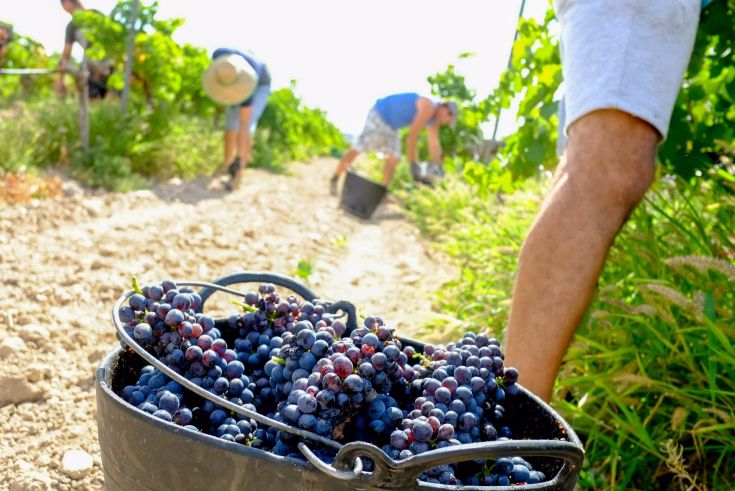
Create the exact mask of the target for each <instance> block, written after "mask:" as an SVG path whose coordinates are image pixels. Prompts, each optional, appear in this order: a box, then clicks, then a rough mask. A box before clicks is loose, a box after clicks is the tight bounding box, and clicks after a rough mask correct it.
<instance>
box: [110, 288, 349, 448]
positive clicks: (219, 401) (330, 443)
mask: <svg viewBox="0 0 735 491" xmlns="http://www.w3.org/2000/svg"><path fill="white" fill-rule="evenodd" d="M177 284H178V285H180V286H191V287H201V288H209V289H212V290H217V291H222V292H225V293H229V294H232V295H237V296H240V297H242V296H243V295H244V294H243V293H242V292H240V291H237V290H233V289H231V288H227V287H225V286H221V285H215V284H212V283H206V282H203V281H183V282H177ZM134 294H135V291H133V290H129V291H127V292H125V293H123V294H122V296H121V297H120V298H119V299H118V300H117V302H115V305H114V307H113V308H112V322H113V324H114V325H115V329H116V330H117V334H118V336H120V339H121V340H122V342H124V343H125V344H126V345H127V346H128V347H130V348H131V349H132V350H133V351H135V352H136V353H137V354H138V355H139V356H140V357H141V358H143V359H144V360H145V361H147V362H148V363H149V364H151V365H153V366H154V367H156V368H157V369H158V370H160V371H161V372H162V373H164V374H165V375H166V376H167V377H169V378H170V379H171V380H174V381H175V382H177V383H179V384H181V386H182V387H185V388H186V389H188V390H190V391H192V392H194V393H195V394H197V395H198V396H200V397H203V398H204V399H206V400H208V401H211V402H213V403H214V404H216V405H218V406H221V407H224V408H226V409H228V410H230V411H232V412H235V413H237V414H240V415H241V416H245V417H248V418H250V419H253V420H255V421H257V422H258V423H261V424H263V425H266V426H269V427H271V428H276V429H278V430H281V431H285V432H286V433H291V434H293V435H296V436H299V437H301V438H305V439H307V440H311V441H314V442H318V443H321V444H322V445H325V446H327V447H330V448H335V449H339V448H341V447H342V445H341V444H339V443H337V442H335V441H334V440H330V439H328V438H325V437H323V436H321V435H317V434H316V433H312V432H310V431H306V430H302V429H301V428H296V427H293V426H290V425H287V424H284V423H281V422H278V421H276V420H275V419H271V418H269V417H267V416H263V415H262V414H260V413H258V412H256V411H251V410H249V409H247V408H245V407H242V406H238V405H237V404H234V403H232V402H230V401H228V400H227V399H225V398H222V397H219V396H216V395H214V394H212V393H211V392H209V391H208V390H206V389H204V388H202V387H199V386H198V385H195V384H193V383H191V381H189V380H188V379H186V377H184V376H183V375H181V374H178V373H176V372H175V371H174V370H172V369H171V368H169V367H167V366H166V365H165V364H164V363H161V362H160V361H159V360H158V359H157V358H156V357H155V356H153V355H152V354H150V353H148V351H146V350H145V349H144V348H143V347H142V346H141V345H139V344H138V343H137V342H136V341H135V339H133V338H132V337H130V336H129V335H128V333H127V332H125V329H123V326H122V321H120V307H122V306H123V303H124V302H125V301H126V300H127V299H128V298H130V297H131V296H133V295H134ZM210 295H211V293H210Z"/></svg>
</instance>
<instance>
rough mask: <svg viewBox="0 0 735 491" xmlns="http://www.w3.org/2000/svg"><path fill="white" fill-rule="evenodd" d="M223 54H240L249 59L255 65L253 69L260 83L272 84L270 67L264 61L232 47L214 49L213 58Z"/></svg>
mask: <svg viewBox="0 0 735 491" xmlns="http://www.w3.org/2000/svg"><path fill="white" fill-rule="evenodd" d="M222 55H238V56H242V57H243V58H245V61H247V62H248V63H249V64H250V66H251V67H253V70H255V73H256V74H257V75H258V85H259V86H260V85H270V84H271V72H270V70H268V67H267V66H266V64H265V63H263V62H262V61H259V60H257V59H255V58H254V57H253V56H252V55H249V54H246V53H243V52H242V51H238V50H236V49H230V48H218V49H216V50H214V53H212V59H215V58H217V57H219V56H222Z"/></svg>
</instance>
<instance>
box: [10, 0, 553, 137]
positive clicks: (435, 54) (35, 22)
mask: <svg viewBox="0 0 735 491" xmlns="http://www.w3.org/2000/svg"><path fill="white" fill-rule="evenodd" d="M142 1H143V3H149V2H148V1H147V0H142ZM115 3H116V1H115V0H87V1H85V2H84V4H85V6H86V7H87V8H93V9H97V10H100V11H102V12H104V13H109V11H110V10H111V9H112V7H113V6H114V5H115ZM0 4H2V8H1V9H0V19H2V20H5V21H8V22H10V23H12V24H14V26H15V30H16V31H17V32H19V33H20V34H24V35H27V36H30V37H32V38H34V39H36V40H38V41H40V42H41V43H43V44H44V45H45V47H46V49H47V50H48V51H51V52H53V51H60V50H61V49H62V47H63V41H64V28H65V26H66V24H67V23H68V22H69V19H70V17H69V16H68V14H66V12H64V10H63V9H62V8H61V5H60V2H58V1H56V0H23V1H10V0H1V1H0ZM520 5H521V0H452V1H447V0H370V1H354V0H313V1H303V0H264V1H261V2H249V1H242V0H210V1H207V2H203V1H200V0H197V1H194V0H159V13H160V17H161V18H172V17H180V18H183V19H185V20H186V22H185V24H184V25H183V27H181V28H180V29H179V30H178V31H177V32H176V35H175V36H174V38H175V39H176V40H177V41H179V42H187V43H191V44H194V45H197V46H201V47H204V48H206V49H207V50H208V51H210V52H211V51H212V50H214V49H215V48H217V47H220V46H227V47H234V48H238V49H243V50H251V51H253V52H254V53H255V54H256V55H258V56H259V57H260V58H262V59H263V61H265V62H266V63H267V64H268V65H269V66H270V68H271V72H272V74H273V85H274V87H276V88H278V87H282V86H285V85H288V84H289V83H290V81H291V80H296V84H297V85H296V87H297V92H298V93H299V94H300V95H301V97H302V98H303V100H304V102H305V103H306V104H309V105H313V106H318V107H321V108H323V109H324V110H326V112H327V114H328V116H329V118H330V119H331V120H332V121H333V122H334V123H335V124H336V125H337V126H338V127H339V128H340V129H341V130H342V131H344V132H346V133H350V134H355V133H357V132H359V130H360V128H361V127H362V124H363V121H364V118H365V115H366V114H367V110H368V108H369V107H370V106H371V105H372V103H373V101H374V100H375V99H377V98H378V97H381V96H383V95H386V94H390V93H393V92H400V91H409V90H410V91H416V92H420V93H426V94H428V93H429V85H428V83H427V82H426V77H427V76H428V75H431V74H433V73H436V72H439V71H443V70H444V69H445V68H446V67H447V65H449V64H451V63H454V64H455V65H456V66H457V69H458V71H459V72H460V73H461V74H463V75H465V76H466V79H467V84H468V85H469V87H471V88H473V89H475V90H476V91H477V92H478V94H479V95H480V96H485V95H487V93H489V92H490V91H491V90H492V89H493V88H494V87H495V86H496V84H497V82H498V79H499V77H500V74H501V73H502V71H503V70H504V68H505V66H506V63H507V60H508V55H509V53H510V49H511V44H512V41H513V35H514V33H515V26H516V21H517V16H518V11H519V8H520ZM548 5H549V2H548V0H527V1H526V5H525V15H526V16H532V17H541V16H543V14H544V12H545V11H546V9H547V7H548ZM466 52H471V53H474V56H472V57H469V58H467V59H463V60H460V59H459V58H458V55H460V54H461V53H466ZM77 54H78V53H77ZM488 126H489V127H491V126H492V124H490V125H488ZM513 126H514V125H513V117H512V114H511V113H510V112H506V113H504V115H503V117H502V118H501V125H500V135H502V134H504V133H507V132H508V131H509V130H510V129H512V127H513Z"/></svg>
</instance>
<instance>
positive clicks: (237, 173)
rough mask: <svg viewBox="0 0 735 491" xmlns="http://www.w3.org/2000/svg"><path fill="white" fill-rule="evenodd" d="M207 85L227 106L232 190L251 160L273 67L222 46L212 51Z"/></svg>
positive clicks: (227, 155) (227, 156)
mask: <svg viewBox="0 0 735 491" xmlns="http://www.w3.org/2000/svg"><path fill="white" fill-rule="evenodd" d="M203 84H204V90H205V92H206V93H207V95H209V97H211V98H212V99H213V100H214V101H215V102H218V103H220V104H224V105H225V106H227V123H226V128H225V155H224V156H225V165H226V166H227V172H228V173H229V175H230V180H229V181H228V182H227V184H226V187H227V189H228V190H230V191H232V190H234V189H236V188H237V187H238V186H239V184H240V181H241V179H242V173H243V168H244V166H245V165H247V164H248V163H249V162H250V157H251V150H252V146H253V142H252V138H253V134H254V133H255V129H256V128H257V127H258V120H259V119H260V117H261V116H262V115H263V111H264V110H265V107H266V106H267V104H268V97H269V96H270V92H271V74H270V70H269V69H268V67H267V66H266V64H265V63H263V62H262V61H260V60H258V59H257V58H255V57H254V56H252V55H250V54H248V53H244V52H242V51H238V50H235V49H229V48H219V49H217V50H215V51H214V53H212V63H211V64H210V66H209V68H208V69H207V70H206V71H205V72H204V76H203Z"/></svg>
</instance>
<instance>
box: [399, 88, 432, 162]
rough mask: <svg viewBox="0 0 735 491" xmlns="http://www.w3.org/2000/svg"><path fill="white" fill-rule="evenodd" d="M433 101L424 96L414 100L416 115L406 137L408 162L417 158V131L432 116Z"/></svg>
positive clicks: (419, 131) (418, 131) (419, 130)
mask: <svg viewBox="0 0 735 491" xmlns="http://www.w3.org/2000/svg"><path fill="white" fill-rule="evenodd" d="M434 109H435V108H434V103H433V102H431V100H429V99H427V98H426V97H419V99H418V100H417V101H416V116H415V117H414V118H413V121H412V122H411V127H410V129H409V130H408V137H406V157H408V161H409V162H416V159H417V151H416V147H417V143H418V139H419V133H421V130H422V129H423V128H424V126H426V123H428V122H429V120H430V119H431V118H432V116H434Z"/></svg>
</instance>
